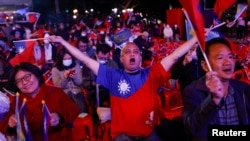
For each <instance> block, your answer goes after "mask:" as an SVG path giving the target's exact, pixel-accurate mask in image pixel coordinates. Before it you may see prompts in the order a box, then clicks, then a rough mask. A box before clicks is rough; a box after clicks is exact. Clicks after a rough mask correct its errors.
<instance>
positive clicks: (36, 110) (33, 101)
mask: <svg viewBox="0 0 250 141" xmlns="http://www.w3.org/2000/svg"><path fill="white" fill-rule="evenodd" d="M23 98H26V99H27V102H26V118H27V122H28V126H29V130H30V132H31V136H32V138H33V140H34V141H43V111H42V107H43V105H42V103H41V101H42V100H45V102H46V105H47V107H48V109H49V111H50V113H54V112H56V113H58V114H59V115H60V116H61V117H62V119H63V120H62V122H61V120H60V124H59V125H58V126H56V127H51V126H48V127H49V132H48V134H49V137H48V138H49V141H70V140H72V135H71V127H70V123H72V121H73V120H74V119H75V118H76V117H77V116H78V114H79V109H78V107H77V106H76V105H75V104H74V102H73V101H72V100H71V99H70V98H69V97H68V96H67V95H66V94H65V93H64V92H63V90H62V89H60V88H56V87H52V86H46V85H42V86H41V87H40V91H39V93H38V95H37V96H36V97H35V98H30V97H27V96H26V95H24V94H22V93H21V94H20V97H19V108H20V107H21V105H22V101H23ZM15 101H16V100H14V101H13V102H12V103H11V109H10V111H9V112H8V114H7V115H6V116H5V118H4V120H3V121H1V122H2V123H0V129H1V131H2V132H3V133H4V134H6V135H15V134H16V132H15V131H16V130H15V129H13V131H14V132H10V131H9V130H7V129H8V128H9V127H8V120H9V117H10V116H11V115H13V114H14V113H15V103H16V102H15ZM20 120H21V123H22V127H23V133H24V132H25V130H24V125H23V118H22V116H20Z"/></svg>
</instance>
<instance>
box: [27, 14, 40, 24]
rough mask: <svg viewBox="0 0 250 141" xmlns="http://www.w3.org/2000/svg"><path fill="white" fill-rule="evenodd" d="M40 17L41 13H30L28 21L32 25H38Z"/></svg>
mask: <svg viewBox="0 0 250 141" xmlns="http://www.w3.org/2000/svg"><path fill="white" fill-rule="evenodd" d="M39 17H40V13H38V12H28V13H26V19H27V21H28V22H30V23H36V22H37V21H38V19H39Z"/></svg>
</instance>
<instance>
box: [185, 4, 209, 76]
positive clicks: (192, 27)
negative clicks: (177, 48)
mask: <svg viewBox="0 0 250 141" xmlns="http://www.w3.org/2000/svg"><path fill="white" fill-rule="evenodd" d="M182 11H183V13H184V14H185V16H186V18H187V20H188V22H189V24H190V26H191V29H192V30H193V31H194V34H195V35H196V32H195V30H194V26H193V24H192V22H191V20H190V18H189V16H188V13H187V11H186V10H185V9H184V8H182ZM196 37H197V36H196ZM198 44H199V47H200V49H201V52H202V55H203V57H204V59H205V61H206V63H207V66H208V69H209V71H212V68H211V65H210V63H209V61H208V59H207V55H206V54H205V52H204V50H203V48H202V46H201V43H200V41H199V40H198Z"/></svg>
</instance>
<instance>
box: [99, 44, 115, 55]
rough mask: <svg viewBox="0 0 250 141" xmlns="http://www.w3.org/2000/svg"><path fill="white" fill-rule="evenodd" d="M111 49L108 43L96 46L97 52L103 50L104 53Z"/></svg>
mask: <svg viewBox="0 0 250 141" xmlns="http://www.w3.org/2000/svg"><path fill="white" fill-rule="evenodd" d="M110 50H111V48H110V46H109V45H107V44H98V45H97V46H96V51H95V52H96V53H99V52H102V53H103V54H107V53H109V52H110Z"/></svg>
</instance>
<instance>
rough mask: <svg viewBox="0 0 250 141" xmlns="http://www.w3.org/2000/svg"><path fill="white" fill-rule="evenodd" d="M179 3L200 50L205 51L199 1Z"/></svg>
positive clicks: (185, 0) (191, 0)
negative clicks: (192, 29)
mask: <svg viewBox="0 0 250 141" xmlns="http://www.w3.org/2000/svg"><path fill="white" fill-rule="evenodd" d="M180 3H181V5H182V6H183V8H184V9H185V10H186V12H187V15H188V17H189V19H190V22H191V24H192V25H193V28H194V32H195V34H196V36H197V38H198V40H199V43H200V46H201V48H202V49H203V50H205V27H204V19H203V15H202V9H201V5H200V2H199V0H180Z"/></svg>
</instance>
